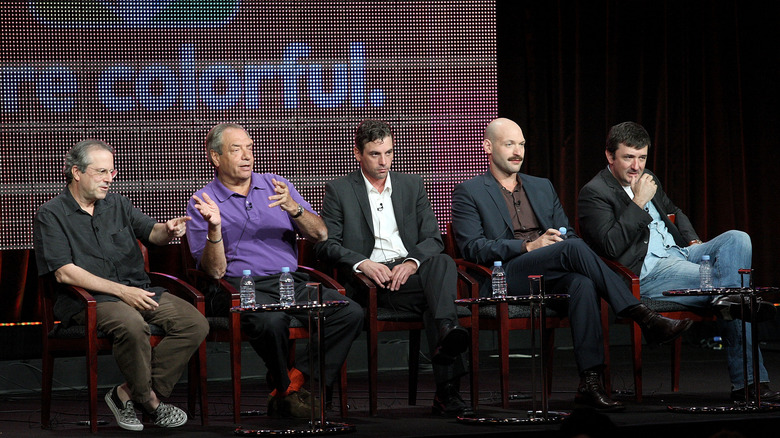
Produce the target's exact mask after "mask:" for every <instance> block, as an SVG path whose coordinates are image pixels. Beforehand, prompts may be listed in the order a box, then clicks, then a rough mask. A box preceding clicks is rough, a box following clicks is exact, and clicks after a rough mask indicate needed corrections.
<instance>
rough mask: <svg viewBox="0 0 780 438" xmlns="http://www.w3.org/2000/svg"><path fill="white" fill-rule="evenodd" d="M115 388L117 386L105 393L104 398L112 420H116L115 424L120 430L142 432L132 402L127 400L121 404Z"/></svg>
mask: <svg viewBox="0 0 780 438" xmlns="http://www.w3.org/2000/svg"><path fill="white" fill-rule="evenodd" d="M117 388H118V386H115V387H113V388H111V390H110V391H108V393H106V397H105V399H106V404H107V405H108V408H109V409H111V412H112V413H113V414H114V418H116V423H117V424H118V425H119V427H121V428H122V429H127V430H134V431H141V430H144V425H143V424H142V423H141V421H140V420H138V415H136V413H135V408H134V407H133V401H132V400H128V401H126V402H124V403H122V400H119V395H118V394H117V393H116V389H117Z"/></svg>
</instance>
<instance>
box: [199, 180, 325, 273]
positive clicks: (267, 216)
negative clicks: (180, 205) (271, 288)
mask: <svg viewBox="0 0 780 438" xmlns="http://www.w3.org/2000/svg"><path fill="white" fill-rule="evenodd" d="M272 178H275V179H276V180H277V181H280V182H283V183H285V184H287V187H288V188H289V189H290V196H292V198H293V199H294V200H295V201H296V202H298V203H300V204H301V205H302V206H303V208H304V209H306V210H309V211H312V208H311V205H310V204H309V203H308V202H306V201H305V200H304V199H303V197H301V195H300V194H299V193H298V191H297V190H295V187H293V185H292V183H291V182H289V181H287V180H286V179H284V178H282V177H280V176H278V175H273V174H270V173H263V174H260V173H253V174H252V185H251V188H250V189H249V194H248V196H243V195H240V194H238V193H236V192H234V191H232V190H230V189H228V188H227V187H225V186H224V185H223V184H222V183H221V182H220V181H219V180H218V179H217V178H214V180H213V181H211V182H210V183H208V184H207V185H206V186H205V187H203V188H202V189H200V190H198V191H197V192H195V194H196V195H198V197H199V198H201V199H203V193H204V192H205V193H208V195H209V196H210V197H211V199H213V200H214V202H216V203H217V206H219V213H220V216H221V218H222V241H223V244H224V245H225V257H226V258H227V272H226V273H225V276H227V277H241V275H242V271H243V270H244V269H250V270H251V271H252V275H255V276H259V275H274V274H278V273H280V272H281V270H282V267H284V266H288V267H289V268H290V270H291V271H295V270H296V268H297V267H298V248H297V246H296V239H297V237H298V229H297V227H296V225H295V222H294V220H293V219H292V218H291V217H290V215H289V214H287V213H286V212H285V211H284V210H282V209H281V207H278V206H277V207H274V208H269V207H268V205H269V204H271V202H272V201H270V200H268V197H269V196H272V195H274V194H275V193H274V185H273V182H272V181H271V179H272ZM187 215H189V216H191V217H192V220H191V221H189V222H187V240H188V243H189V245H190V251H192V256H193V257H194V258H195V260H197V262H198V266H200V257H201V255H203V249H204V248H205V246H206V245H207V244H208V245H212V244H211V243H207V242H206V238H207V237H208V223H207V222H206V220H205V219H203V216H201V214H200V212H199V211H198V210H197V209H195V201H194V200H193V199H190V202H189V204H188V205H187Z"/></svg>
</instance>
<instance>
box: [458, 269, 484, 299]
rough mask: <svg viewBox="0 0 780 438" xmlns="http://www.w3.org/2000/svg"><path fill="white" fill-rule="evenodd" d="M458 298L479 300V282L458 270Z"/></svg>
mask: <svg viewBox="0 0 780 438" xmlns="http://www.w3.org/2000/svg"><path fill="white" fill-rule="evenodd" d="M458 298H479V282H478V281H477V280H476V279H475V278H474V277H472V276H471V275H469V274H468V273H466V272H464V271H460V270H458Z"/></svg>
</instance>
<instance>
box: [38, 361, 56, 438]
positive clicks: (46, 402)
mask: <svg viewBox="0 0 780 438" xmlns="http://www.w3.org/2000/svg"><path fill="white" fill-rule="evenodd" d="M41 368H42V371H43V374H42V376H41V426H42V427H43V428H44V429H50V428H51V386H52V381H53V374H54V358H53V357H52V356H51V354H50V353H49V352H48V351H46V347H44V353H43V361H42V363H41Z"/></svg>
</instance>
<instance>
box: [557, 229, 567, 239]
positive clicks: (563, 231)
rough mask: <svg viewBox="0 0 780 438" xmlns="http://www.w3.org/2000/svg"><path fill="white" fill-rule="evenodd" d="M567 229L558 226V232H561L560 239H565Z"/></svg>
mask: <svg viewBox="0 0 780 438" xmlns="http://www.w3.org/2000/svg"><path fill="white" fill-rule="evenodd" d="M567 231H568V230H567V229H566V227H560V228H558V232H559V233H561V239H563V240H566V232H567Z"/></svg>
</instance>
